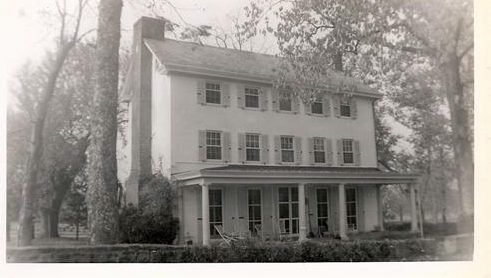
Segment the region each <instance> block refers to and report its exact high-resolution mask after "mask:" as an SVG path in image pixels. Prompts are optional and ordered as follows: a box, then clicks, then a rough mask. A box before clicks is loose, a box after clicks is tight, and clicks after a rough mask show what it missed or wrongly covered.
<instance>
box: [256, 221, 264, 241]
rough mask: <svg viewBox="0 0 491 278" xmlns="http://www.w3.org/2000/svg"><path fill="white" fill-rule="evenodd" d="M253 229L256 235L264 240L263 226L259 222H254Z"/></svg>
mask: <svg viewBox="0 0 491 278" xmlns="http://www.w3.org/2000/svg"><path fill="white" fill-rule="evenodd" d="M254 230H256V234H257V236H259V238H260V239H261V241H264V234H263V228H262V225H261V224H256V225H254Z"/></svg>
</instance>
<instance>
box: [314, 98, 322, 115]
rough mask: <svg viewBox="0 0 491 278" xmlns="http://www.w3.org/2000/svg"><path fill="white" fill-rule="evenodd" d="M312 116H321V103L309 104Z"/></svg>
mask: <svg viewBox="0 0 491 278" xmlns="http://www.w3.org/2000/svg"><path fill="white" fill-rule="evenodd" d="M311 108H312V114H322V113H323V111H322V102H318V101H315V102H313V103H312V104H311Z"/></svg>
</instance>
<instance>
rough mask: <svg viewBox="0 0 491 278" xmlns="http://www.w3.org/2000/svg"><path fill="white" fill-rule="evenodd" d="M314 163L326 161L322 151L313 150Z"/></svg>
mask: <svg viewBox="0 0 491 278" xmlns="http://www.w3.org/2000/svg"><path fill="white" fill-rule="evenodd" d="M314 162H315V163H326V155H325V153H324V152H317V151H316V152H314Z"/></svg>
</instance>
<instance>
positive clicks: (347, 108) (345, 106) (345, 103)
mask: <svg viewBox="0 0 491 278" xmlns="http://www.w3.org/2000/svg"><path fill="white" fill-rule="evenodd" d="M340 110H341V111H340V113H341V117H351V105H350V100H349V98H341V106H340Z"/></svg>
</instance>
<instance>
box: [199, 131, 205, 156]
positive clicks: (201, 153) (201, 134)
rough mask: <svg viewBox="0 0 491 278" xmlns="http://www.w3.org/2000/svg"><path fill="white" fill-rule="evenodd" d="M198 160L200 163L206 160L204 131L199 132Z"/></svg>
mask: <svg viewBox="0 0 491 278" xmlns="http://www.w3.org/2000/svg"><path fill="white" fill-rule="evenodd" d="M198 159H199V160H200V161H205V160H206V130H200V131H199V139H198Z"/></svg>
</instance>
